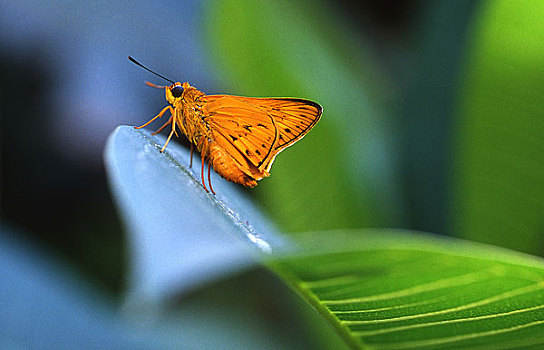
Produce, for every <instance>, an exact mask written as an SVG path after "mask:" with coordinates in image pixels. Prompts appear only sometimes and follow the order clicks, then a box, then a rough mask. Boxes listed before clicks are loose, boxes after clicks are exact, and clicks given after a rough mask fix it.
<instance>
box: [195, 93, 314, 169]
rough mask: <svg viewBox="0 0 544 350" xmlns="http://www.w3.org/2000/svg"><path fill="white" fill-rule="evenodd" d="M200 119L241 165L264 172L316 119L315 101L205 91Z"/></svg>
mask: <svg viewBox="0 0 544 350" xmlns="http://www.w3.org/2000/svg"><path fill="white" fill-rule="evenodd" d="M201 102H202V113H203V115H204V121H205V123H207V124H208V126H209V127H210V130H211V131H212V133H213V135H214V140H215V141H216V142H218V144H219V145H221V147H223V148H224V149H225V150H226V151H227V153H229V154H230V155H231V156H232V157H233V159H234V160H235V161H236V162H237V163H238V164H240V165H241V166H242V167H246V166H247V162H248V161H249V162H250V163H251V164H252V165H253V166H254V167H256V168H257V169H258V170H259V171H261V172H266V173H267V172H268V170H269V169H270V167H271V166H272V162H273V161H274V158H275V157H276V155H277V154H278V153H279V152H281V151H282V150H284V149H285V148H286V147H288V146H290V145H292V144H293V143H295V142H296V141H298V140H300V139H301V138H302V137H303V136H304V135H305V134H306V133H307V132H308V131H309V130H310V129H311V128H312V127H313V126H314V125H315V124H316V123H317V121H318V120H319V118H320V117H321V113H322V108H321V106H319V105H318V104H317V103H315V102H312V101H308V100H303V99H294V98H251V97H240V96H230V95H207V96H203V97H202V98H201Z"/></svg>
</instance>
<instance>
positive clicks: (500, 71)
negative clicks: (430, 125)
mask: <svg viewBox="0 0 544 350" xmlns="http://www.w3.org/2000/svg"><path fill="white" fill-rule="evenodd" d="M543 13H544V2H542V1H538V0H537V1H524V2H517V1H504V0H503V1H486V2H483V3H482V4H481V6H480V12H479V13H478V15H479V17H478V20H477V22H476V24H475V26H474V37H473V38H472V40H471V44H470V45H469V49H468V56H467V59H466V70H465V72H464V75H463V77H464V79H463V83H462V85H461V91H462V94H461V101H460V109H459V120H458V122H457V125H456V130H455V131H456V135H455V136H456V137H455V144H454V146H455V148H454V157H455V161H454V164H453V167H454V177H453V185H454V189H453V192H454V217H453V225H454V227H455V231H456V232H457V234H459V235H461V236H463V237H466V238H469V239H472V240H478V241H483V242H489V243H493V244H498V245H501V246H504V247H510V248H513V249H516V250H521V251H525V252H532V253H536V254H542V247H543V243H544V242H543V241H542V237H543V236H542V229H543V227H544V217H543V215H542V214H543V213H544V157H543V156H542V155H543V154H544V137H543V135H544V60H543V57H544V45H543V44H542V41H543V37H544V22H543V21H542V14H543Z"/></svg>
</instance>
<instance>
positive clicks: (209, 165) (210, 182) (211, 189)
mask: <svg viewBox="0 0 544 350" xmlns="http://www.w3.org/2000/svg"><path fill="white" fill-rule="evenodd" d="M211 167H212V166H211V164H210V163H208V184H209V185H210V191H212V193H213V194H214V195H215V191H214V190H213V187H212V181H211V180H210V168H211Z"/></svg>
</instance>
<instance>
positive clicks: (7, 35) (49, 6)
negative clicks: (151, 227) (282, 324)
mask: <svg viewBox="0 0 544 350" xmlns="http://www.w3.org/2000/svg"><path fill="white" fill-rule="evenodd" d="M0 7H1V8H2V11H0V39H1V40H0V69H1V74H0V84H1V85H0V93H1V111H0V112H1V152H2V153H1V164H2V177H1V186H2V187H1V215H2V216H1V220H2V222H3V225H4V228H6V227H10V228H11V229H10V231H12V232H18V234H17V235H20V236H23V237H25V238H26V239H27V240H28V241H29V242H31V244H32V245H36V246H45V247H46V249H47V250H49V251H51V252H53V254H54V255H56V256H57V258H58V257H60V259H61V260H63V261H66V262H69V263H70V264H71V265H72V266H73V268H74V269H75V270H77V271H78V272H80V273H82V274H83V275H84V276H85V278H87V279H89V280H90V281H91V283H92V284H93V285H95V286H97V287H98V288H99V289H104V290H106V291H107V292H108V293H109V294H111V295H112V296H113V297H114V298H117V297H118V296H120V295H121V293H122V291H123V287H124V276H125V273H126V267H125V258H124V257H125V255H126V251H125V246H124V240H125V236H124V233H123V227H122V226H121V223H120V220H119V218H118V217H117V214H116V211H115V208H114V206H113V205H112V200H111V198H110V195H109V193H108V188H107V184H106V180H105V174H104V168H103V163H102V149H103V146H104V142H105V140H106V137H107V135H108V134H110V133H111V131H112V130H113V129H114V127H115V126H117V125H120V124H128V125H137V124H140V123H142V122H143V121H145V120H147V119H148V118H149V117H150V116H153V115H155V113H156V112H158V111H159V110H160V108H161V107H163V106H164V105H165V101H164V96H163V93H161V92H158V91H156V90H153V89H149V88H147V87H146V86H145V85H143V82H144V80H150V81H153V82H157V81H156V80H155V77H153V76H151V75H149V74H148V73H147V72H145V71H143V70H141V69H140V68H137V67H136V66H134V65H133V64H131V63H130V62H129V61H128V60H127V59H126V56H127V55H132V56H134V57H136V58H137V59H139V60H140V61H141V62H143V63H144V64H146V65H147V66H149V67H150V68H152V69H154V70H156V71H158V72H159V73H161V74H163V75H165V76H167V77H169V78H171V79H173V80H176V81H178V80H179V81H189V82H190V83H191V84H192V85H194V86H196V87H197V88H199V89H200V90H202V91H204V92H206V93H208V94H214V93H226V94H240V95H247V96H263V97H264V96H294V97H303V98H308V99H312V100H315V101H317V102H319V103H320V104H321V105H323V107H324V114H323V117H322V119H321V121H320V122H319V124H318V125H317V126H316V127H315V129H313V130H312V131H311V132H310V133H309V134H308V135H307V137H305V138H304V139H303V140H302V141H301V142H299V143H297V144H296V146H294V147H292V148H289V149H288V150H287V151H285V152H284V153H282V154H281V155H280V156H279V157H278V158H277V160H276V161H275V163H274V166H273V167H272V169H271V174H272V176H271V177H270V178H267V179H265V180H263V181H261V182H260V184H259V186H258V187H257V188H256V189H253V190H247V193H248V195H249V196H252V197H253V198H254V199H255V201H256V202H257V203H258V204H259V205H260V206H261V207H262V208H263V211H264V212H265V213H266V214H268V215H269V216H270V217H271V218H272V220H273V221H274V222H275V223H276V224H277V226H278V227H279V228H280V229H281V231H283V232H296V231H312V230H323V229H332V228H354V227H395V228H407V229H416V230H423V231H427V232H433V233H436V234H439V235H451V236H457V237H463V238H466V239H470V240H474V241H480V242H486V243H492V244H495V245H499V246H502V247H507V248H512V249H515V250H518V251H522V252H527V253H531V254H535V255H542V254H543V252H544V250H543V248H544V242H543V237H544V232H543V230H544V157H543V156H542V154H544V102H543V101H544V45H543V42H544V24H543V22H542V20H541V19H542V16H543V15H544V2H542V1H539V0H533V1H525V2H517V1H507V0H501V1H466V0H464V1H441V2H436V1H362V2H350V1H346V0H343V1H325V0H323V1H304V0H300V1H287V0H278V1H273V2H271V1H264V0H258V1H243V0H233V1H224V2H223V1H222V2H216V1H202V2H193V1H179V2H177V1H176V2H174V1H159V2H137V3H132V2H125V1H121V2H113V3H112V2H106V1H96V2H90V3H80V2H74V3H70V2H65V1H50V2H42V1H31V0H27V1H17V2H13V1H12V2H10V1H0ZM158 83H162V82H160V81H158ZM157 126H158V125H157ZM2 268H5V267H2Z"/></svg>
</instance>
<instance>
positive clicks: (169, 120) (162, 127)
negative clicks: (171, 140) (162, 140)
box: [151, 115, 177, 136]
mask: <svg viewBox="0 0 544 350" xmlns="http://www.w3.org/2000/svg"><path fill="white" fill-rule="evenodd" d="M172 119H174V116H173V115H172V116H170V119H168V121H167V122H166V123H164V124H163V125H162V126H161V127H160V128H158V129H157V130H156V131H154V132H152V133H151V135H157V134H158V133H160V132H161V131H163V130H164V128H166V127H167V126H168V125H170V123H172ZM176 136H177V135H176Z"/></svg>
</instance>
